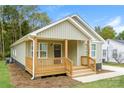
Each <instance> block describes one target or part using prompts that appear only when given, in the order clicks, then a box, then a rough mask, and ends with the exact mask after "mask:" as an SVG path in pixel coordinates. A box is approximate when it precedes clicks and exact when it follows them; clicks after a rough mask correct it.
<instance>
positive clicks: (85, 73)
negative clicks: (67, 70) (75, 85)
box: [72, 71, 96, 77]
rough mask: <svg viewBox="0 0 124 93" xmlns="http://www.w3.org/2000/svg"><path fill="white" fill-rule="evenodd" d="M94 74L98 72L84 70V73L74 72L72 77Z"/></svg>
mask: <svg viewBox="0 0 124 93" xmlns="http://www.w3.org/2000/svg"><path fill="white" fill-rule="evenodd" d="M92 74H96V72H94V71H88V72H83V73H73V74H72V77H81V76H88V75H92Z"/></svg>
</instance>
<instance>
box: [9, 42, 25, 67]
mask: <svg viewBox="0 0 124 93" xmlns="http://www.w3.org/2000/svg"><path fill="white" fill-rule="evenodd" d="M13 50H15V51H16V55H13ZM11 53H12V55H11V56H12V57H13V58H14V59H15V60H16V61H18V62H19V63H21V64H23V65H25V57H26V43H25V42H22V43H20V44H18V45H16V46H14V47H13V48H12V49H11Z"/></svg>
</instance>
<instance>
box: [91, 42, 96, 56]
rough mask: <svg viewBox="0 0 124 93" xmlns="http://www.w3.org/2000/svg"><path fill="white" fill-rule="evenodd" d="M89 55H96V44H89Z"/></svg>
mask: <svg viewBox="0 0 124 93" xmlns="http://www.w3.org/2000/svg"><path fill="white" fill-rule="evenodd" d="M91 56H92V57H96V44H92V45H91Z"/></svg>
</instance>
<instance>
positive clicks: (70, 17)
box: [11, 15, 105, 47]
mask: <svg viewBox="0 0 124 93" xmlns="http://www.w3.org/2000/svg"><path fill="white" fill-rule="evenodd" d="M72 17H76V18H78V19H79V20H80V21H81V22H82V23H83V24H84V25H85V26H86V27H87V28H89V29H90V31H91V33H94V34H95V35H96V36H97V37H98V38H99V39H100V40H101V41H103V42H105V41H104V39H103V38H102V37H101V36H99V35H98V34H97V33H96V32H95V31H94V29H92V28H91V27H90V26H89V25H88V24H87V23H86V22H85V21H84V20H82V19H81V18H80V17H79V16H77V15H72V16H68V17H66V18H64V19H61V20H59V21H57V22H54V23H51V24H49V25H47V26H45V27H43V28H41V29H38V30H36V31H33V32H31V33H29V34H27V35H26V36H24V37H22V38H21V39H19V40H17V41H16V42H15V43H13V44H12V45H11V47H13V46H15V45H17V44H19V43H21V42H23V41H25V40H27V38H28V37H29V36H36V35H37V34H38V33H39V32H42V31H44V30H46V29H48V28H50V27H53V26H54V25H57V24H59V23H61V22H63V21H66V20H70V21H71V22H72V23H73V24H74V25H75V26H77V27H78V28H79V29H80V30H81V32H83V33H84V34H86V36H88V37H90V38H91V39H93V36H92V35H90V34H89V33H88V32H86V31H85V30H84V29H83V28H82V27H81V26H80V25H79V24H78V23H77V22H75V21H74V19H73V18H72Z"/></svg>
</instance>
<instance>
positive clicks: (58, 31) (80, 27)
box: [11, 15, 104, 79]
mask: <svg viewBox="0 0 124 93" xmlns="http://www.w3.org/2000/svg"><path fill="white" fill-rule="evenodd" d="M103 43H104V39H103V38H102V37H101V36H99V35H98V34H97V33H96V32H95V31H94V29H93V28H91V26H89V24H87V23H86V22H85V21H84V20H83V19H81V18H80V17H79V16H78V15H71V16H67V17H65V18H63V19H61V20H59V21H57V22H54V23H51V24H49V25H47V26H45V27H43V28H41V29H38V30H36V31H33V32H31V33H29V34H27V35H26V36H24V37H22V38H21V39H19V40H18V41H16V42H15V43H13V44H12V45H11V57H12V58H13V59H14V60H15V61H16V62H18V63H19V64H20V65H21V66H22V67H24V68H25V70H26V71H27V72H29V73H30V74H31V75H32V79H34V78H35V77H39V76H47V75H54V74H62V73H65V74H67V76H70V77H76V76H81V75H89V74H93V73H95V72H96V70H97V69H101V62H102V44H103Z"/></svg>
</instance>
